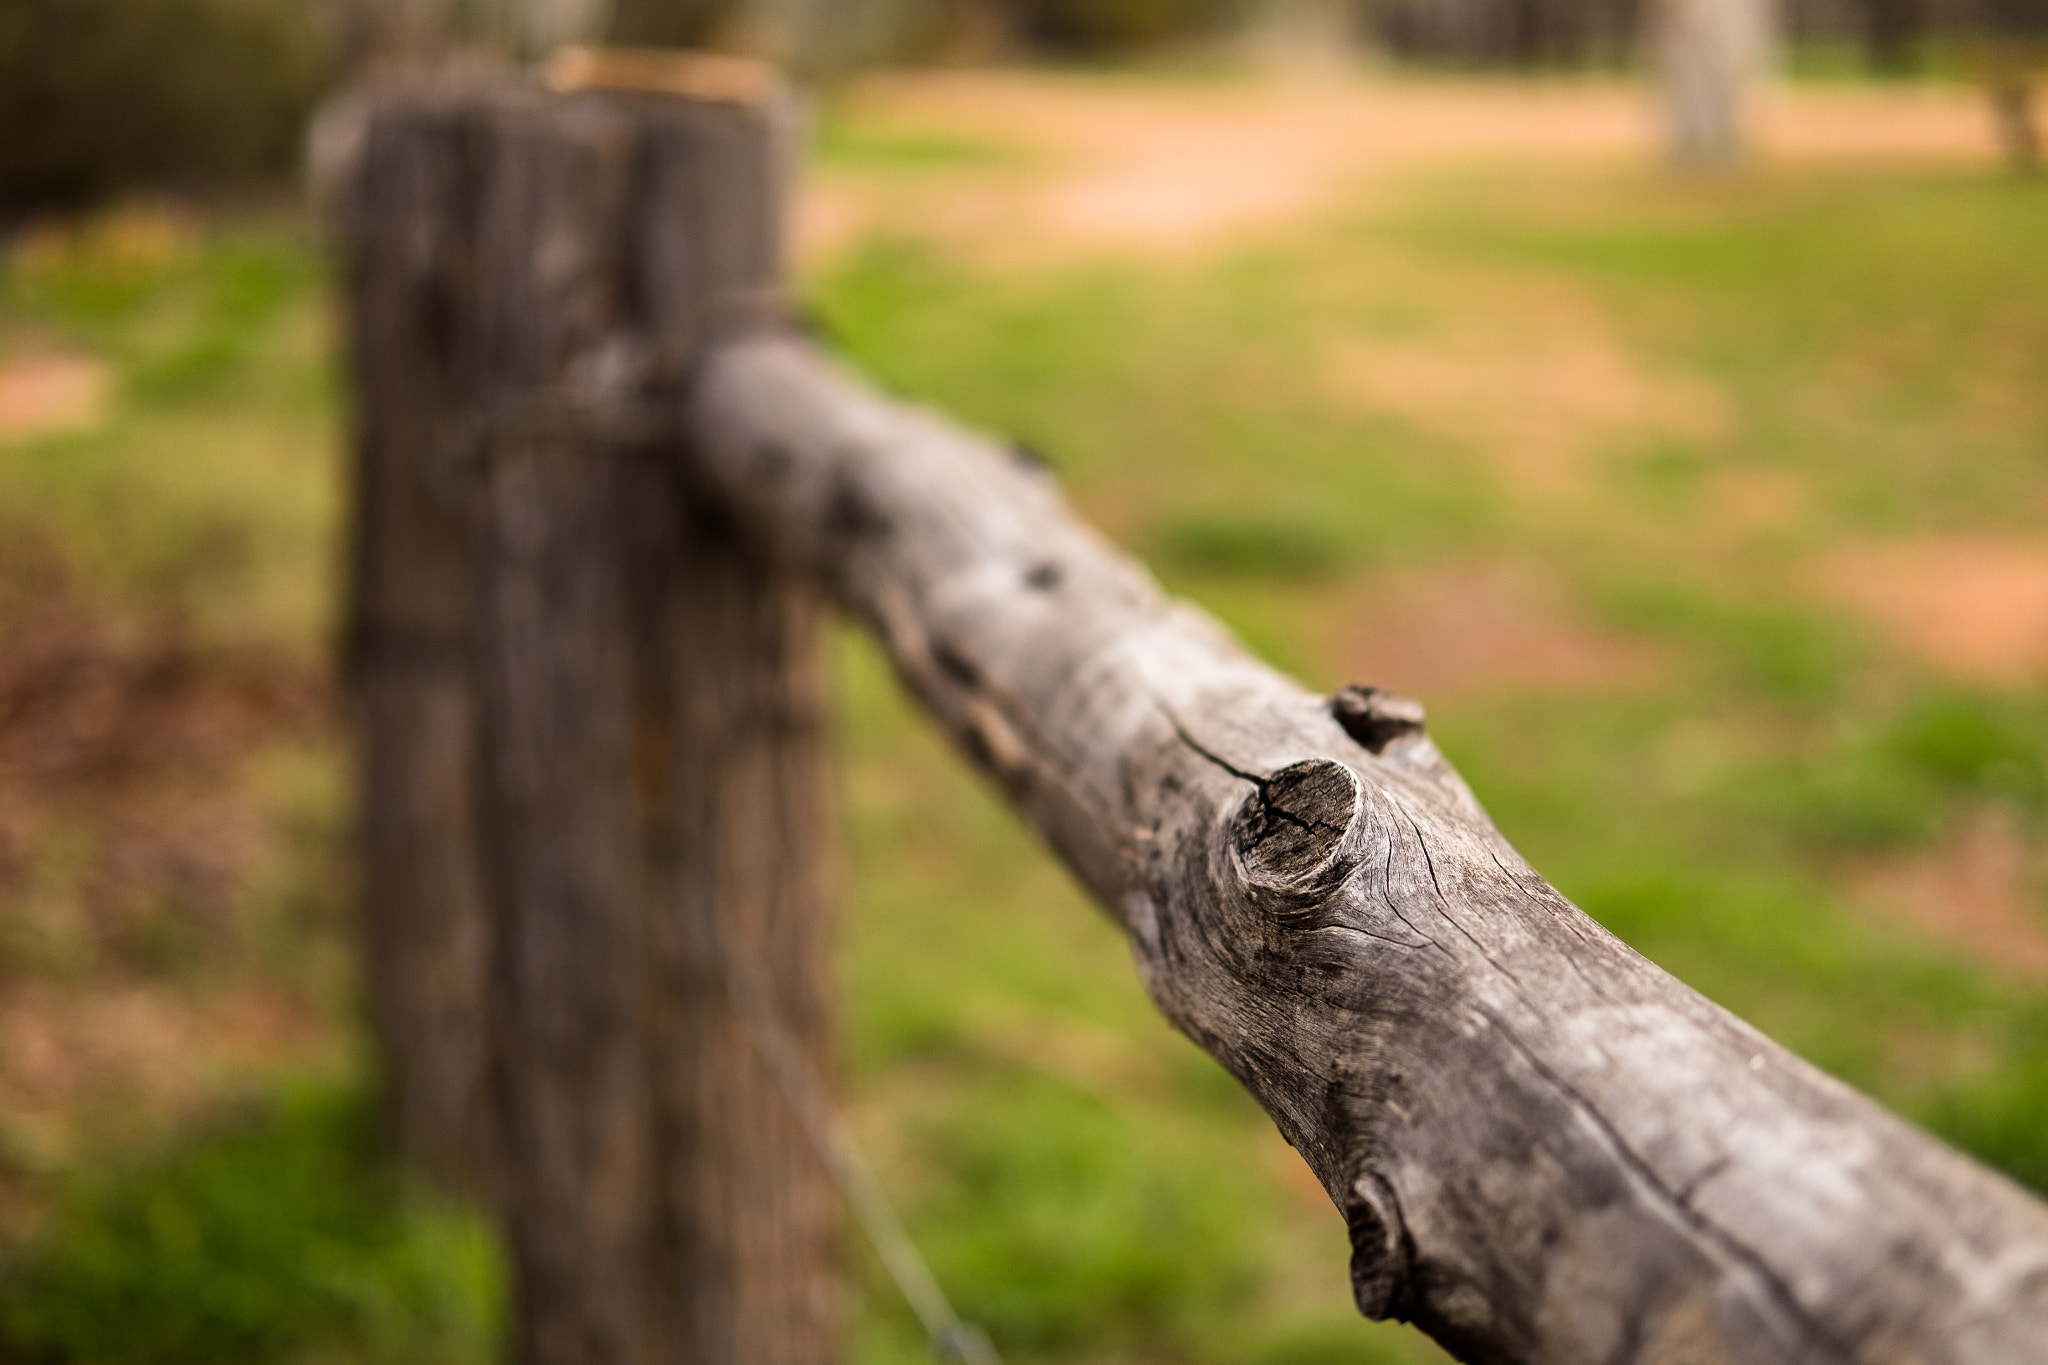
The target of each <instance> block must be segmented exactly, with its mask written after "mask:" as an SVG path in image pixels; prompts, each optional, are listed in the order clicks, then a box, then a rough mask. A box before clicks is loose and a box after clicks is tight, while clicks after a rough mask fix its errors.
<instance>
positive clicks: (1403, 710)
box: [1330, 683, 1427, 754]
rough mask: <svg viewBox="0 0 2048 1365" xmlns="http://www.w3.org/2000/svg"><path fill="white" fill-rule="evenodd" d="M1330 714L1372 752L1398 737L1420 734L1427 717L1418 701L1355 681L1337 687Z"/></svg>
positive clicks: (1384, 749)
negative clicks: (1361, 684) (1348, 684)
mask: <svg viewBox="0 0 2048 1365" xmlns="http://www.w3.org/2000/svg"><path fill="white" fill-rule="evenodd" d="M1330 715H1331V716H1333V717H1334V718H1335V719H1336V721H1337V724H1339V725H1341V726H1343V727H1344V733H1345V734H1347V735H1349V736H1351V738H1352V739H1354V740H1356V741H1357V742H1358V743H1359V745H1360V746H1361V747H1363V748H1365V749H1367V750H1369V751H1370V752H1372V753H1375V754H1378V753H1384V752H1385V751H1386V748H1387V746H1388V745H1389V744H1392V743H1393V742H1394V741H1395V740H1397V739H1406V738H1407V737H1408V736H1410V735H1419V734H1421V733H1422V727H1423V722H1424V721H1425V719H1426V718H1427V717H1426V715H1425V713H1424V711H1423V709H1422V703H1421V702H1419V701H1415V700H1413V699H1412V698H1409V697H1398V696H1395V695H1394V694H1393V693H1392V692H1389V691H1387V689H1386V688H1384V687H1365V686H1360V685H1359V684H1357V683H1353V684H1352V685H1351V686H1349V687H1340V688H1338V689H1337V693H1336V695H1335V696H1333V697H1331V698H1330Z"/></svg>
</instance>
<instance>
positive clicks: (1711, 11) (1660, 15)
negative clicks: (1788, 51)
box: [1655, 0, 1775, 166]
mask: <svg viewBox="0 0 2048 1365" xmlns="http://www.w3.org/2000/svg"><path fill="white" fill-rule="evenodd" d="M1774 36H1775V16H1774V14H1773V6H1772V4H1771V0H1661V3H1660V4H1659V6H1658V9H1657V15H1656V35H1655V44H1656V58H1657V70H1658V75H1659V78H1660V81H1661V83H1662V94H1663V102H1664V109H1665V115H1666V118H1667V120H1668V131H1669V137H1670V145H1671V152H1672V156H1673V157H1674V158H1675V159H1676V160H1677V161H1678V162H1680V163H1681V164H1683V165H1692V166H1714V165H1725V164H1726V163H1728V162H1730V161H1733V160H1734V159H1735V158H1737V157H1738V156H1740V155H1741V153H1742V152H1743V150H1744V149H1745V147H1746V145H1747V142H1748V137H1749V120H1750V104H1751V101H1752V98H1753V96H1754V93H1755V87H1756V85H1757V84H1758V82H1759V80H1760V78H1761V77H1762V76H1763V74H1764V72H1765V71H1766V69H1767V68H1768V66H1769V62H1770V54H1771V47H1772V40H1773V38H1774Z"/></svg>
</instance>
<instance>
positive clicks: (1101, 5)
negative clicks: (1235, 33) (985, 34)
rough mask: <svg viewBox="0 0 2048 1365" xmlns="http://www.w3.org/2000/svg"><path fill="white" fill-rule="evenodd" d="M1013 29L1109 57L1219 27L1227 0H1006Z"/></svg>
mask: <svg viewBox="0 0 2048 1365" xmlns="http://www.w3.org/2000/svg"><path fill="white" fill-rule="evenodd" d="M1001 8H1002V9H1003V11H1004V12H1005V14H1006V16H1007V18H1008V20H1009V25H1010V28H1011V31H1012V32H1014V33H1015V34H1016V35H1017V37H1018V38H1020V39H1022V40H1023V41H1024V42H1025V43H1027V44H1029V45H1031V46H1033V47H1036V48H1040V49H1043V50H1045V51H1048V52H1057V53H1067V54H1072V55H1078V56H1108V55H1115V54H1120V53H1127V52H1135V51H1139V50H1142V49H1144V48H1147V47H1153V46H1157V45H1158V44H1160V43H1164V42H1167V41H1169V40H1171V39H1175V38H1183V37H1187V36H1189V35H1191V34H1196V33H1201V32H1204V31H1207V30H1212V29H1215V28H1218V27H1220V26H1221V25H1223V24H1224V23H1226V22H1228V21H1229V20H1230V19H1231V18H1233V17H1235V9H1236V7H1235V6H1233V5H1231V4H1230V3H1228V0H1002V4H1001Z"/></svg>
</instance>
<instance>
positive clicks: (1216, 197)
mask: <svg viewBox="0 0 2048 1365" xmlns="http://www.w3.org/2000/svg"><path fill="white" fill-rule="evenodd" d="M851 102H852V104H853V106H854V107H855V108H856V109H858V110H859V112H860V114H861V116H862V117H863V118H864V119H869V120H873V121H875V122H877V123H878V124H881V125H884V126H886V125H889V124H900V125H902V126H905V127H916V128H922V129H931V128H944V129H947V130H949V131H950V132H952V133H954V134H956V135H959V136H962V137H967V138H974V139H981V140H984V141H986V142H989V143H991V144H995V145H998V146H1011V147H1020V148H1022V149H1023V150H1024V151H1025V152H1026V153H1027V154H1028V155H1027V157H1026V158H1025V160H1024V163H1023V164H1022V165H1020V166H1014V167H1002V168H991V169H990V170H989V171H987V172H986V173H983V174H978V175H955V176H948V177H946V178H945V180H944V183H943V184H937V185H929V186H924V187H905V186H900V185H899V186H892V187H890V188H889V189H888V191H887V192H886V193H881V194H878V193H877V192H876V189H875V187H874V186H873V185H872V183H871V182H870V180H869V179H868V178H866V177H860V176H847V175H838V174H832V173H827V174H824V175H821V176H818V177H816V178H815V179H814V181H813V182H812V184H811V186H810V187H809V190H808V192H807V194H806V196H805V199H804V202H803V205H802V213H801V216H800V219H799V225H798V242H799V250H800V252H801V253H802V254H803V255H804V256H805V257H807V258H812V259H815V258H816V257H818V256H819V255H821V254H825V253H829V252H830V251H832V250H833V249H835V248H837V247H839V246H842V245H844V244H845V243H847V242H848V241H850V240H852V239H854V238H855V237H857V236H859V235H860V234H861V233H862V232H864V231H866V230H869V229H871V228H873V227H876V226H884V225H889V224H892V223H895V224H908V223H914V224H916V226H917V230H918V231H920V232H922V233H932V234H938V235H942V236H945V237H947V238H950V239H955V240H956V241H959V242H962V243H965V244H971V245H974V246H977V247H979V248H981V249H984V250H991V251H996V252H999V253H1001V254H1004V255H1011V254H1021V255H1027V256H1042V255H1048V254H1053V255H1057V254H1063V253H1072V252H1077V251H1080V252H1087V251H1100V250H1105V249H1107V250H1137V251H1143V252H1147V253H1157V252H1161V251H1166V252H1185V251H1200V250H1202V249H1205V248H1210V247H1214V246H1216V245H1218V244H1219V243H1223V242H1227V241H1229V240H1231V239H1232V238H1235V237H1239V236H1241V235H1243V234H1244V233H1246V232H1248V231H1256V230H1259V229H1262V228H1270V227H1273V226H1276V225H1284V224H1286V223H1288V222H1290V221H1293V220H1297V219H1299V218H1301V217H1303V216H1306V215H1310V214H1313V213H1315V212H1317V211H1319V210H1322V209H1326V208H1328V207H1330V206H1331V205H1332V204H1334V203H1335V202H1337V201H1338V200H1339V199H1340V198H1341V197H1344V196H1346V195H1356V194H1358V193H1360V192H1366V193H1369V192H1370V187H1371V182H1372V180H1373V179H1374V178H1375V177H1377V176H1384V175H1387V174H1389V173H1394V172H1400V171H1405V170H1412V169H1414V168H1416V167H1418V166H1455V165H1457V164H1458V163H1460V162H1465V163H1475V162H1486V161H1500V160H1504V159H1514V160H1516V161H1519V162H1522V163H1524V164H1527V163H1529V162H1542V161H1546V160H1547V161H1565V162H1570V161H1581V162H1582V161H1587V160H1607V161H1631V162H1637V163H1642V164H1646V165H1648V164H1654V163H1655V161H1656V159H1657V157H1658V155H1659V146H1658V137H1659V129H1658V127H1657V122H1656V114H1655V110H1654V108H1653V107H1652V105H1651V103H1650V100H1649V98H1648V96H1647V94H1646V93H1645V92H1644V91H1643V90H1642V89H1641V88H1639V87H1637V86H1635V85H1631V84H1624V83H1620V82H1614V83H1607V84H1602V83H1593V82H1574V83H1570V84H1562V83H1561V84H1557V85H1530V84H1526V83H1509V82H1504V81H1495V82H1480V81H1473V82H1465V83H1455V82H1426V83H1424V82H1404V81H1400V80H1394V79H1374V78H1369V77H1361V78H1358V79H1353V80H1331V81H1318V82H1304V83H1300V84H1291V85H1290V84H1270V85H1238V84H1230V85H1217V86H1215V87H1213V88H1210V87H1204V86H1200V85H1191V84H1173V85H1168V84H1148V83H1145V82H1141V81H1137V80H1128V81H1112V80H1099V79H1097V80H1091V79H1088V78H1081V77H1071V78H1060V77H1048V76H1045V75H1041V74H1023V73H1008V72H972V73H952V74H934V75H912V76H892V77H888V78H884V79H878V80H875V81H872V82H870V83H868V84H866V85H864V86H863V87H861V88H860V89H859V90H858V91H857V92H856V93H855V94H854V95H853V96H851ZM1980 105H1981V100H1980V98H1979V97H1978V96H1977V95H1976V94H1975V93H1974V92H1972V91H1968V90H1963V89H1954V90H1938V89H1930V90H1909V91H1895V90H1876V91H1859V90H1838V91H1822V90H1808V89H1802V90H1797V91H1782V92H1779V93H1777V94H1776V95H1775V96H1773V97H1772V98H1771V99H1770V100H1769V101H1768V103H1767V105H1766V107H1765V108H1764V110H1763V115H1762V118H1761V120H1760V142H1761V144H1762V153H1763V155H1764V156H1766V157H1767V158H1770V159H1773V160H1808V161H1819V162H1853V161H1858V160H1863V161H1870V160H1886V161H1898V160H1901V159H1916V160H1933V161H1948V162H1989V161H1991V160H1993V159H1995V157H1996V155H1997V150H1996V147H1995V144H1994V143H1993V141H1992V135H1991V129H1990V125H1989V120H1988V119H1987V117H1986V116H1985V114H1984V112H1983V110H1982V108H1981V107H1980ZM891 200H893V201H895V202H894V203H893V204H892V203H891V202H890V201H891ZM899 215H901V216H899Z"/></svg>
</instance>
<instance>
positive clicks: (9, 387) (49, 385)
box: [0, 351, 108, 440]
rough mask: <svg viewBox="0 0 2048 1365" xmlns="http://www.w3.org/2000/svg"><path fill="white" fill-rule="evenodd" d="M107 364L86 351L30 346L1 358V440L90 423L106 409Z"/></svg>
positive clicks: (73, 427)
mask: <svg viewBox="0 0 2048 1365" xmlns="http://www.w3.org/2000/svg"><path fill="white" fill-rule="evenodd" d="M107 389H108V382H107V367H106V366H105V365H104V364H102V363H101V362H100V361H97V360H94V359H93V358H92V357H90V356H82V355H68V354H65V353H63V352H58V351H44V352H31V353H28V354H24V355H16V356H13V357H11V358H8V359H5V360H0V440H7V439H9V438H18V437H24V436H38V435H41V434H43V433H44V432H50V431H66V430H73V429H77V428H80V427H89V426H91V425H93V424H94V423H95V422H97V421H99V419H100V417H101V416H102V415H103V414H104V412H105V411H106V404H107Z"/></svg>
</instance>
